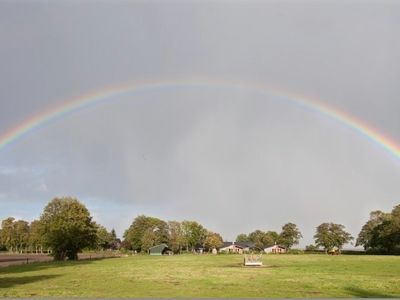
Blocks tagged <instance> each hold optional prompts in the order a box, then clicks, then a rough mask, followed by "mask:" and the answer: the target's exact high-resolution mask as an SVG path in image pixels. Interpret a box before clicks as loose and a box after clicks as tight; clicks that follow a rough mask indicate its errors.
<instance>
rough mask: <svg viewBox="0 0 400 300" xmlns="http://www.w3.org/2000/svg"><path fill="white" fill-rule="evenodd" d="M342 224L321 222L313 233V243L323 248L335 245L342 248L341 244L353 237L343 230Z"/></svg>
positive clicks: (331, 247)
mask: <svg viewBox="0 0 400 300" xmlns="http://www.w3.org/2000/svg"><path fill="white" fill-rule="evenodd" d="M344 228H345V227H344V226H343V225H341V224H335V223H322V224H321V225H319V226H318V227H317V230H316V233H315V235H314V239H315V244H316V245H317V246H318V247H323V248H324V249H325V250H327V251H328V250H331V249H333V248H335V247H337V248H338V249H339V250H340V249H342V247H343V245H344V244H346V243H348V242H350V241H351V240H352V239H353V237H352V236H351V235H350V233H348V232H346V231H345V230H344Z"/></svg>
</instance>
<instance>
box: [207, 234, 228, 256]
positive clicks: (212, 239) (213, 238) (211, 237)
mask: <svg viewBox="0 0 400 300" xmlns="http://www.w3.org/2000/svg"><path fill="white" fill-rule="evenodd" d="M223 244H224V240H223V239H222V236H221V235H220V234H218V233H215V232H211V231H209V232H208V233H207V236H206V239H205V241H204V246H205V248H206V249H207V250H209V251H210V250H212V249H214V248H215V249H218V248H221V247H222V246H223Z"/></svg>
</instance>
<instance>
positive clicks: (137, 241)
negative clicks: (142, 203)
mask: <svg viewBox="0 0 400 300" xmlns="http://www.w3.org/2000/svg"><path fill="white" fill-rule="evenodd" d="M153 233H154V234H153ZM124 239H125V241H126V244H127V245H129V248H130V249H131V250H135V251H137V252H141V251H144V252H146V251H147V250H148V248H150V247H151V246H149V245H156V244H160V243H168V226H167V223H166V222H165V221H163V220H160V219H158V218H154V217H147V216H145V215H140V216H137V217H136V218H135V219H134V220H133V222H132V224H131V226H130V227H129V228H128V229H127V230H126V231H125V233H124ZM143 242H144V245H143ZM143 246H144V247H143ZM142 248H143V249H142Z"/></svg>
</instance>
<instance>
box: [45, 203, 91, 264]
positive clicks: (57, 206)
mask: <svg viewBox="0 0 400 300" xmlns="http://www.w3.org/2000/svg"><path fill="white" fill-rule="evenodd" d="M40 223H41V225H42V230H43V231H42V232H43V239H44V243H45V244H46V245H47V246H48V247H50V248H51V249H52V253H53V255H54V259H55V260H64V259H65V258H68V259H78V252H79V251H81V250H82V249H83V248H85V247H93V246H94V245H95V243H96V237H97V235H96V232H97V228H96V224H95V223H94V222H93V221H92V217H91V216H90V213H89V211H88V210H87V208H86V207H85V206H84V205H83V204H82V203H81V202H79V201H78V200H77V199H75V198H70V197H64V198H54V199H53V200H52V201H50V202H49V203H48V204H47V206H46V207H45V208H44V211H43V213H42V215H41V217H40Z"/></svg>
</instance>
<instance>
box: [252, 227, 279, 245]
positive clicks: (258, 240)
mask: <svg viewBox="0 0 400 300" xmlns="http://www.w3.org/2000/svg"><path fill="white" fill-rule="evenodd" d="M278 238H279V234H278V233H277V232H275V231H267V232H265V231H261V230H259V229H257V230H254V231H253V232H251V233H249V235H248V239H249V241H251V242H253V243H254V245H255V246H256V247H257V248H259V249H264V248H265V247H268V246H271V245H274V244H276V243H277V242H278Z"/></svg>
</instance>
